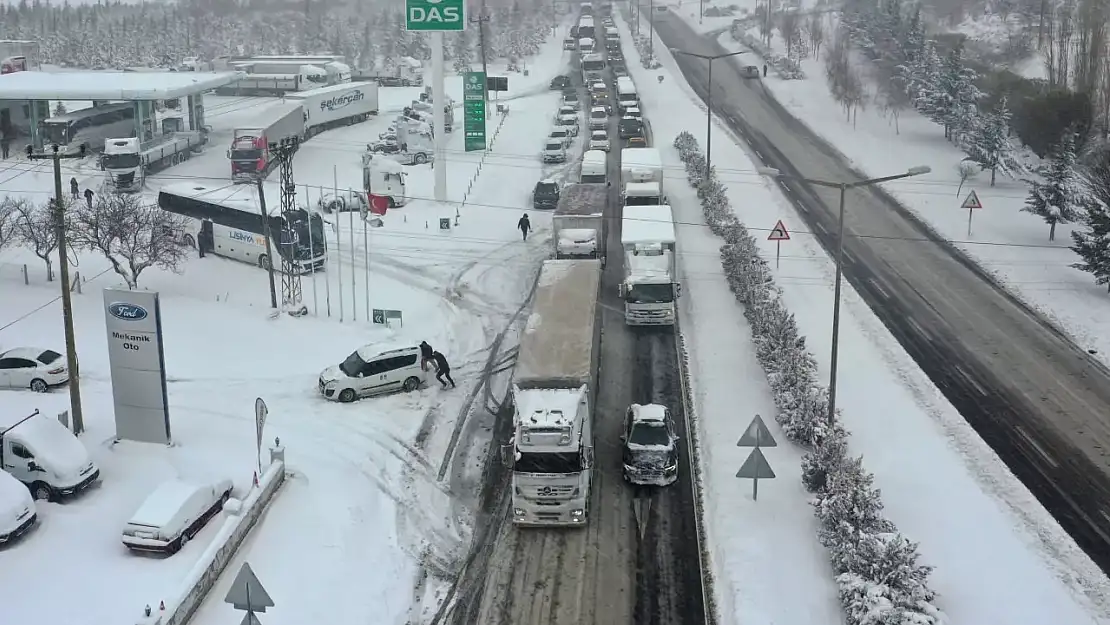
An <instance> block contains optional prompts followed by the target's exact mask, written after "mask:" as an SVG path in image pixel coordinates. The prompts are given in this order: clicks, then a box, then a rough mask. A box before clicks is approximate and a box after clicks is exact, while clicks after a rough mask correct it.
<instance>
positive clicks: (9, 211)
mask: <svg viewBox="0 0 1110 625" xmlns="http://www.w3.org/2000/svg"><path fill="white" fill-rule="evenodd" d="M18 216H19V215H18V213H16V210H15V203H14V202H13V201H12V199H11V198H8V197H6V198H4V199H2V200H0V250H3V249H4V248H5V247H7V246H8V245H11V244H12V243H15V242H16V241H18V237H17V236H16V229H15V220H16V218H17V217H18Z"/></svg>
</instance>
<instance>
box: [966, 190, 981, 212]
mask: <svg viewBox="0 0 1110 625" xmlns="http://www.w3.org/2000/svg"><path fill="white" fill-rule="evenodd" d="M960 208H983V203H982V202H980V201H979V194H978V193H976V192H975V190H974V189H972V191H971V193H968V194H967V199H966V200H964V203H963V204H960Z"/></svg>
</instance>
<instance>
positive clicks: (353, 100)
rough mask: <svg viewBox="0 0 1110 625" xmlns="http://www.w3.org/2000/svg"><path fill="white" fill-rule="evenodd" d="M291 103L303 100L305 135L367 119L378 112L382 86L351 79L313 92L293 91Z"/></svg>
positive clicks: (312, 135)
mask: <svg viewBox="0 0 1110 625" xmlns="http://www.w3.org/2000/svg"><path fill="white" fill-rule="evenodd" d="M285 99H286V101H288V102H299V103H300V104H301V108H302V109H304V138H305V139H309V138H311V137H314V136H316V135H318V134H320V133H321V132H324V131H325V130H331V129H332V128H338V127H340V126H350V125H351V124H357V123H359V122H364V121H366V120H367V119H369V118H370V116H371V115H377V114H378V85H377V83H372V82H350V83H344V84H340V85H332V86H330V87H321V88H319V89H312V90H310V91H301V92H298V93H290V94H288V95H286V96H285Z"/></svg>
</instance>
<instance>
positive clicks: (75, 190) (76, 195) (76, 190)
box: [69, 178, 81, 200]
mask: <svg viewBox="0 0 1110 625" xmlns="http://www.w3.org/2000/svg"><path fill="white" fill-rule="evenodd" d="M69 194H70V195H72V196H73V199H75V200H79V199H81V187H80V186H78V184H77V179H76V178H70V179H69Z"/></svg>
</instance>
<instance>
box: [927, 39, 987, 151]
mask: <svg viewBox="0 0 1110 625" xmlns="http://www.w3.org/2000/svg"><path fill="white" fill-rule="evenodd" d="M978 77H979V76H978V74H977V73H976V71H975V70H973V69H971V68H970V67H968V66H967V64H966V63H964V57H963V44H962V43H959V44H956V45H955V46H953V47H952V49H951V50H949V52H948V55H947V56H945V57H944V62H943V63H942V64H941V71H940V84H939V86H940V89H941V91H943V93H944V96H945V97H944V98H942V99H941V100H940V102H941V104H942V106H941V108H940V110H939V111H937V112H938V121H939V122H940V123H941V124H943V125H944V136H945V137H948V138H949V139H951V140H953V141H954V142H956V143H959V142H960V141H961V139H962V138H963V136H964V134H965V133H967V132H968V131H970V130H971V129H972V128H974V127H975V124H976V123H977V119H978V115H979V107H978V104H979V100H980V99H981V98H982V97H983V92H982V91H980V90H979V87H977V86H975V80H976V79H977V78H978Z"/></svg>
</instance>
